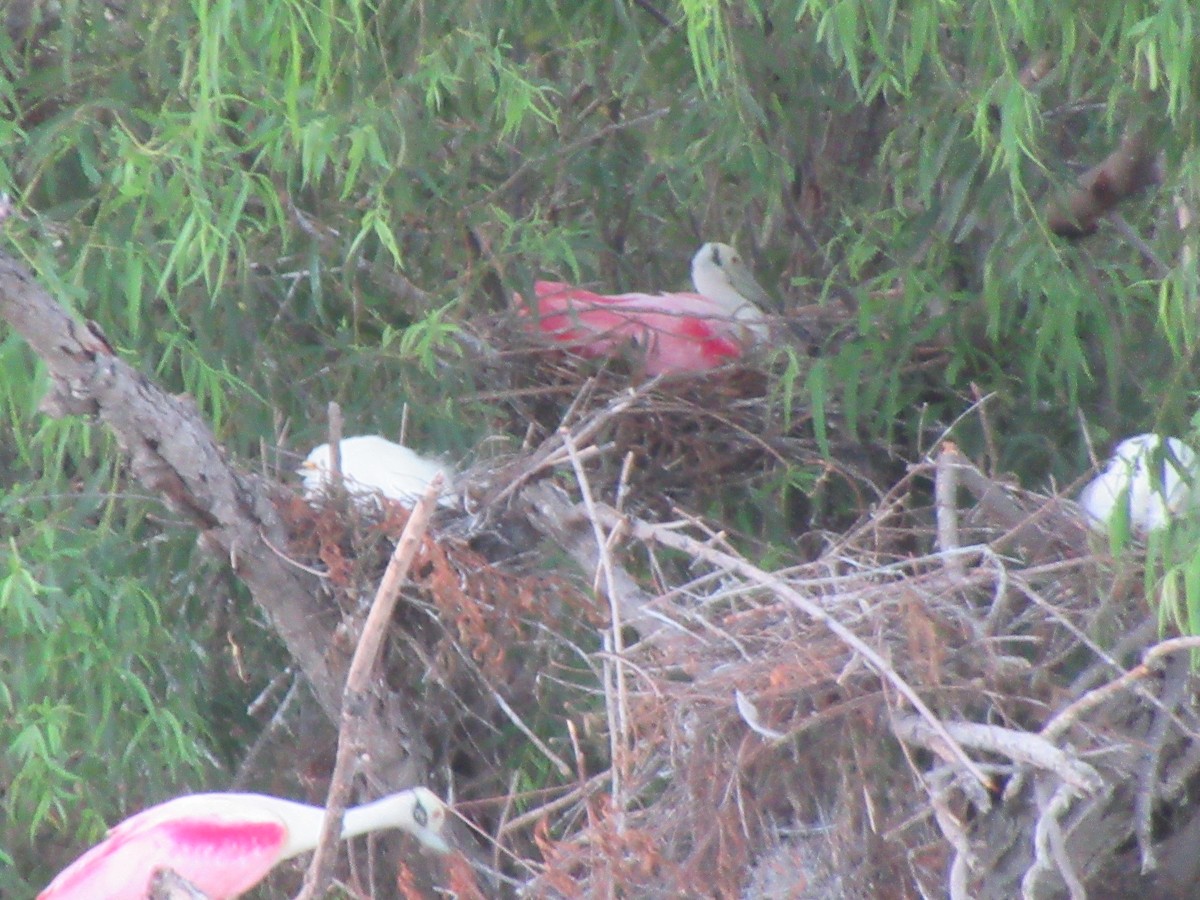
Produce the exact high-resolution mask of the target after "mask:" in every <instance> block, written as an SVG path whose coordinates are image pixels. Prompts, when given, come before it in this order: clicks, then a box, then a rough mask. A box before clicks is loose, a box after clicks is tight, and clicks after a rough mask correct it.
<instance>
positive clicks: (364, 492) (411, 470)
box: [298, 434, 457, 507]
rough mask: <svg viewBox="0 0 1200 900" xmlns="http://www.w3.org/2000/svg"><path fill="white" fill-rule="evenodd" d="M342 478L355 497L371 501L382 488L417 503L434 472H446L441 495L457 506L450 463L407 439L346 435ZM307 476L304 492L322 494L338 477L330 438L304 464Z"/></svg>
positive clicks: (398, 498)
mask: <svg viewBox="0 0 1200 900" xmlns="http://www.w3.org/2000/svg"><path fill="white" fill-rule="evenodd" d="M340 446H341V463H342V480H343V481H344V482H345V484H346V489H347V490H348V491H349V492H350V494H351V496H352V497H354V498H355V500H356V501H360V502H362V503H368V504H369V503H370V502H371V499H372V498H373V497H374V496H375V495H377V494H380V495H382V496H384V497H388V498H390V499H392V500H396V501H398V502H400V503H402V504H403V505H404V506H408V507H412V506H414V505H415V504H416V502H417V501H418V500H419V499H421V496H422V495H423V494H424V493H425V491H426V490H427V489H428V488H429V482H431V481H433V478H434V476H435V475H441V476H442V485H443V490H442V496H441V497H440V498H439V499H438V503H439V504H440V505H442V506H454V505H456V503H457V498H456V496H455V495H454V493H453V473H452V472H451V470H450V468H449V467H448V466H445V465H443V464H442V463H440V462H438V461H436V460H432V459H427V458H425V457H424V456H421V455H420V454H418V453H416V452H414V451H413V450H410V449H409V448H408V447H405V446H404V445H403V444H396V443H393V442H392V441H389V440H387V439H386V438H382V437H380V436H379V435H377V434H364V435H359V436H358V437H348V438H343V439H342V442H341V445H340ZM298 471H299V473H300V477H301V478H303V479H304V497H305V499H307V500H310V501H311V500H315V499H317V498H318V497H319V496H320V495H321V494H322V493H323V492H325V491H326V490H327V489H328V487H329V483H330V481H331V480H332V478H333V460H332V454H331V453H330V452H329V445H328V444H321V445H320V446H318V447H314V448H313V449H312V452H310V453H309V454H308V457H307V458H306V459H305V460H304V462H302V463H301V464H300V468H299V470H298Z"/></svg>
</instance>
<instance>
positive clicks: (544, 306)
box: [517, 281, 745, 375]
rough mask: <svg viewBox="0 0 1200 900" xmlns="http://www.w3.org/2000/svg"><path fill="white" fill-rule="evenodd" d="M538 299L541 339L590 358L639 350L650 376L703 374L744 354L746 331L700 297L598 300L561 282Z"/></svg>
mask: <svg viewBox="0 0 1200 900" xmlns="http://www.w3.org/2000/svg"><path fill="white" fill-rule="evenodd" d="M534 294H535V296H536V298H537V315H538V327H539V328H540V330H541V332H542V334H544V335H546V336H547V337H550V338H552V339H553V340H554V341H555V342H557V343H560V344H563V345H564V346H567V347H570V348H571V349H573V350H575V352H577V353H579V354H580V355H581V356H585V357H589V358H594V357H598V356H605V355H607V354H609V353H612V352H613V351H614V350H616V349H618V348H620V347H621V346H623V345H626V344H630V343H632V344H635V345H637V346H638V347H641V348H643V349H644V352H645V359H646V373H647V374H649V375H660V374H663V373H670V372H699V371H704V370H705V369H711V368H714V367H715V366H719V365H721V364H722V363H726V362H729V361H730V360H733V359H737V358H738V357H740V356H741V355H742V351H743V349H744V346H743V340H744V331H745V329H744V327H743V326H742V325H740V324H739V323H737V322H735V321H734V320H733V319H732V318H731V317H730V315H729V312H728V311H727V310H726V309H724V308H723V307H722V306H721V305H719V304H718V303H715V302H713V301H712V300H710V299H709V298H708V297H704V296H702V295H700V294H692V293H674V294H665V293H664V294H640V293H632V294H596V293H593V292H591V291H587V290H584V289H582V288H576V287H572V286H571V285H568V284H563V283H562V282H557V281H539V282H537V283H536V284H534ZM517 299H518V303H520V297H519V296H518V298H517Z"/></svg>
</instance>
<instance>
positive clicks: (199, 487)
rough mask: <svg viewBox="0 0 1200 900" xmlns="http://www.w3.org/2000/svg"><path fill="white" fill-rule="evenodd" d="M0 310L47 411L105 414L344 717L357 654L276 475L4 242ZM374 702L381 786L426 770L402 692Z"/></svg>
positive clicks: (371, 728) (133, 467) (368, 730)
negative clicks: (293, 546) (342, 642)
mask: <svg viewBox="0 0 1200 900" xmlns="http://www.w3.org/2000/svg"><path fill="white" fill-rule="evenodd" d="M0 317H3V318H4V319H6V320H7V321H8V322H9V324H10V325H11V326H12V327H13V329H15V330H16V331H17V333H19V334H20V335H21V336H22V337H23V338H24V339H25V340H26V341H27V342H28V343H29V346H30V347H31V348H32V349H33V351H34V352H35V353H36V354H37V355H38V356H39V357H41V359H42V360H43V362H44V363H45V365H46V368H47V372H48V374H49V379H50V388H49V390H48V391H47V394H46V396H45V397H44V398H43V400H42V405H41V408H42V411H43V412H45V413H47V414H48V415H51V416H54V417H63V416H68V415H80V416H86V417H89V418H91V419H93V420H95V421H97V422H100V423H102V424H104V425H106V426H107V427H108V428H109V429H110V430H111V431H112V432H113V434H114V435H115V436H116V438H117V441H118V442H119V444H120V445H121V447H122V449H123V450H124V451H125V453H126V454H127V456H128V459H129V469H130V471H131V473H132V474H133V476H134V477H135V478H136V479H137V480H138V481H139V482H141V484H142V485H144V486H145V487H146V488H147V489H148V490H150V491H152V492H154V493H155V494H157V495H158V496H160V497H162V498H163V499H164V500H165V501H166V502H167V503H168V504H169V505H170V506H171V507H172V508H173V509H175V510H177V511H178V512H179V513H181V514H182V515H183V516H185V517H186V518H187V519H188V520H189V521H190V522H191V523H192V524H193V525H195V527H196V528H197V529H198V530H199V531H200V536H201V545H202V546H203V547H204V548H205V549H207V550H208V551H209V552H211V553H213V554H215V555H217V556H219V557H221V558H223V559H226V560H228V561H229V565H230V567H231V568H232V569H233V571H234V573H235V574H236V575H237V576H238V577H239V578H240V579H241V580H242V581H243V582H244V583H245V584H246V586H247V587H248V588H249V589H250V592H251V595H252V596H253V598H254V600H255V602H256V603H257V604H258V605H259V606H260V607H261V608H262V610H263V611H264V612H265V613H266V616H267V619H268V621H269V622H270V623H271V625H272V627H273V628H274V630H275V632H276V633H277V634H278V636H279V638H280V639H281V640H282V641H283V643H284V645H285V646H286V647H287V649H288V652H289V653H290V654H291V656H292V658H293V659H294V660H295V662H296V664H297V666H298V667H299V668H300V670H301V671H302V672H303V673H304V675H305V677H306V678H307V679H308V682H309V684H310V685H311V686H312V689H313V693H314V694H315V695H316V697H317V700H318V702H319V703H320V704H321V706H322V708H323V709H324V711H325V713H326V714H327V715H328V717H329V719H330V721H331V722H334V723H337V722H338V721H339V719H340V710H341V703H342V686H343V684H344V683H345V679H346V672H347V671H348V667H349V662H350V661H349V659H348V657H347V654H346V652H345V651H342V650H339V649H338V648H337V647H336V645H335V643H334V642H333V641H332V635H333V632H334V628H335V626H336V625H337V621H336V619H335V617H334V616H333V615H331V613H330V610H328V609H327V608H326V607H324V606H323V605H322V604H321V602H320V600H319V593H320V592H319V591H318V585H317V582H316V580H315V579H314V578H313V577H312V576H311V575H310V574H308V573H306V572H304V571H302V570H301V569H300V568H299V567H297V566H295V565H293V564H292V563H291V562H289V561H288V560H287V559H286V558H285V557H284V556H283V555H282V554H281V553H280V552H279V551H278V550H277V549H276V548H280V547H285V546H286V545H287V535H286V532H285V530H284V527H283V523H282V522H281V520H280V518H279V515H278V513H277V512H276V510H275V507H274V506H273V505H272V503H271V502H270V499H269V493H270V490H271V485H270V483H269V482H267V481H265V480H264V479H262V478H259V477H257V476H255V475H252V474H250V473H248V472H245V471H242V470H241V469H239V468H238V467H237V466H235V465H233V464H232V463H231V462H230V461H229V460H228V459H226V456H225V453H224V451H223V450H222V449H221V447H220V446H219V445H218V444H217V442H216V441H215V439H214V438H213V436H212V433H211V431H210V429H209V427H208V424H207V423H206V422H205V421H204V419H203V417H202V416H201V414H200V412H199V410H198V409H197V408H196V406H195V404H194V403H193V402H192V401H191V400H190V399H189V398H187V397H186V396H172V395H170V394H168V393H167V392H166V391H164V390H162V389H161V388H160V387H158V386H157V385H155V384H153V383H152V382H151V381H149V380H148V379H147V378H146V377H145V376H143V375H142V374H141V373H139V372H138V371H136V370H135V369H133V368H132V367H131V366H129V365H128V364H127V363H125V362H124V361H123V360H121V359H120V358H119V357H118V356H117V355H116V354H115V352H114V351H113V349H112V346H111V345H110V344H109V343H108V341H107V340H106V339H105V338H104V335H103V334H102V333H101V332H100V330H99V329H98V328H97V327H96V326H95V325H94V324H92V323H85V322H81V321H79V320H78V319H76V318H74V317H73V316H72V315H71V314H70V313H69V312H67V310H66V309H64V308H63V306H62V305H61V304H60V303H58V301H56V300H55V299H54V298H53V297H51V296H50V294H49V293H48V292H47V291H46V290H45V289H44V288H43V287H42V286H41V285H40V284H38V283H37V281H36V280H35V279H34V278H33V276H32V275H31V274H30V272H29V271H28V270H27V269H26V268H25V267H24V266H22V265H21V264H20V263H18V262H17V261H16V260H14V259H13V258H12V257H11V256H8V255H6V254H3V253H0ZM375 689H376V690H377V691H380V692H383V693H385V694H387V695H388V696H383V697H381V698H380V700H381V701H382V702H380V703H376V704H372V709H373V710H374V711H373V712H371V713H370V714H369V716H368V720H367V721H366V722H364V725H363V733H364V740H365V742H366V746H367V747H368V748H369V751H370V752H369V756H370V759H371V760H372V764H373V768H372V771H371V772H369V773H368V775H369V777H371V779H372V780H373V781H375V782H376V783H377V785H378V786H380V787H387V788H399V787H407V786H409V785H411V784H414V783H417V782H418V781H421V780H423V774H424V771H425V769H426V761H427V758H428V752H427V750H426V749H425V748H424V747H423V746H422V745H419V744H418V743H417V742H418V741H419V736H418V732H417V729H416V727H415V726H413V725H412V724H411V723H410V722H409V721H408V719H407V716H406V715H405V713H404V706H403V704H402V703H400V702H398V701H397V698H395V697H394V696H391V695H392V694H394V693H395V692H394V691H391V690H390V689H388V688H386V687H380V686H379V685H376V686H375Z"/></svg>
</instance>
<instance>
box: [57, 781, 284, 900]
mask: <svg viewBox="0 0 1200 900" xmlns="http://www.w3.org/2000/svg"><path fill="white" fill-rule="evenodd" d="M286 840H287V829H286V828H285V827H284V825H283V823H282V822H281V821H280V820H279V819H278V817H276V816H274V815H272V814H270V813H262V812H256V811H253V810H244V809H243V810H237V811H235V810H233V809H231V808H224V809H221V808H214V807H212V805H211V804H210V803H207V802H203V801H202V798H199V797H180V798H178V799H177V800H172V801H169V802H167V803H163V804H161V805H159V806H156V807H153V808H151V809H148V810H145V811H144V812H141V813H138V814H137V815H136V816H133V817H132V818H129V819H126V820H125V821H124V822H122V823H121V824H120V825H117V826H116V827H115V828H113V829H112V830H111V831H109V833H108V837H106V838H105V839H104V840H103V841H101V842H100V843H99V844H97V845H96V846H95V847H93V848H92V849H91V850H88V851H87V852H86V853H84V854H83V855H82V856H81V857H79V858H78V859H77V860H75V862H73V863H72V864H71V865H70V866H68V867H67V868H66V869H64V870H63V871H62V872H60V873H59V875H58V877H57V878H55V879H54V880H53V881H52V882H50V884H49V885H48V886H47V887H46V889H45V890H44V891H42V892H41V893H40V894H38V898H37V900H145V897H146V894H147V892H148V891H149V886H150V878H151V876H152V875H153V874H154V872H155V871H156V870H157V869H160V868H163V867H167V868H170V869H173V870H174V871H175V872H176V873H178V874H179V875H180V876H182V877H183V878H185V879H187V880H188V881H190V882H191V883H192V884H194V885H195V886H196V887H198V888H199V889H200V890H202V891H204V893H206V894H207V895H208V896H209V897H211V898H212V900H226V898H230V897H236V896H237V895H238V894H240V893H242V892H243V891H246V890H249V889H250V888H251V887H253V886H254V885H255V884H257V883H258V882H259V881H261V880H262V878H263V877H264V876H265V875H266V874H267V872H269V871H270V870H271V867H272V866H274V865H275V863H276V861H277V860H278V859H279V854H280V852H281V850H282V848H283V845H284V843H285V842H286Z"/></svg>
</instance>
